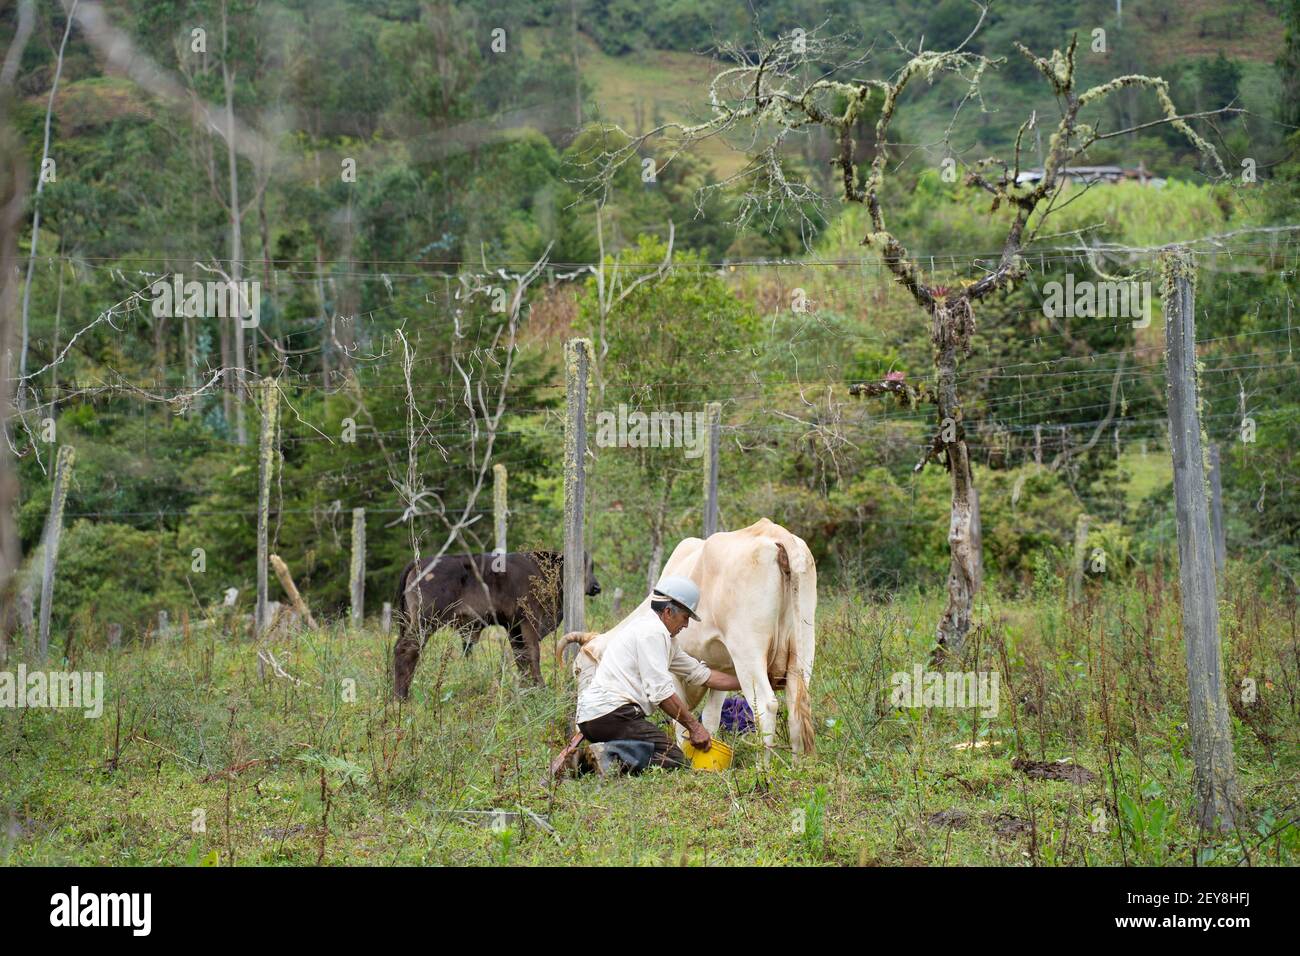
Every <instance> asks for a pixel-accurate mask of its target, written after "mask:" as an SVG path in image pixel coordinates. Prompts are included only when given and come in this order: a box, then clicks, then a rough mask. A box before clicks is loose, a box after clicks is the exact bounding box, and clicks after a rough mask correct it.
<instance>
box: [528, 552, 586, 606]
mask: <svg viewBox="0 0 1300 956" xmlns="http://www.w3.org/2000/svg"><path fill="white" fill-rule="evenodd" d="M533 557H534V558H535V559H536V561H537V564H538V566H539V567H542V568H544V569H551V570H552V571H553V572H554V573H555V574H556V576H557V580H559V581H563V573H564V553H563V552H562V551H534V552H533ZM583 558H584V564H585V565H586V571H587V573H586V580H585V581H584V582H583V583H584V588H583V590H584V591H585V592H586V593H587V596H588V597H595V596H596V595H597V594H599V593H600V582H599V581H597V580H596V566H595V563H594V562H593V561H592V560H591V552H590V551H584V552H583Z"/></svg>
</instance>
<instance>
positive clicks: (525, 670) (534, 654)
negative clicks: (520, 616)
mask: <svg viewBox="0 0 1300 956" xmlns="http://www.w3.org/2000/svg"><path fill="white" fill-rule="evenodd" d="M509 633H510V649H511V650H512V651H514V653H515V665H516V666H517V667H518V668H519V673H520V676H522V677H523V678H524V679H525V680H526V681H529V682H531V683H533V684H536V685H537V686H538V687H545V686H546V681H544V680H543V679H542V648H541V641H540V639H539V638H538V636H537V630H536V629H535V628H534V627H533V626H532V625H531V624H529V623H528V622H527V621H516V622H514V623H513V624H511V625H510V630H509Z"/></svg>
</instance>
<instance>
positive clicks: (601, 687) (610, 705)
mask: <svg viewBox="0 0 1300 956" xmlns="http://www.w3.org/2000/svg"><path fill="white" fill-rule="evenodd" d="M645 617H646V619H645V621H637V622H636V623H635V624H634V625H633V626H629V627H626V628H623V629H622V632H621V633H620V634H618V635H616V636H615V637H614V639H613V640H612V641H610V643H609V646H608V647H606V648H605V653H604V654H602V655H601V658H600V664H599V665H598V666H597V668H596V673H595V676H594V677H592V679H591V683H590V684H588V685H587V688H586V690H584V691H583V692H582V693H581V694H580V695H579V696H578V723H580V724H581V723H584V722H586V721H588V720H595V719H596V718H597V717H603V716H605V715H606V714H608V713H610V712H611V711H615V710H618V708H620V707H622V706H624V705H626V704H636V705H637V706H638V707H640V708H641V711H642V712H643V713H645V714H647V715H648V714H649V713H650V712H651V711H653V710H654V709H655V707H656V706H658V705H659V703H660V702H661V701H664V700H667V699H668V698H669V697H671V696H672V695H673V694H675V693H676V692H677V685H676V684H675V683H673V675H674V674H675V675H677V676H678V677H680V678H681V679H682V680H683V681H685V682H686V683H688V684H703V683H704V682H705V681H707V680H708V679H709V674H710V670H709V665H707V664H705V663H703V662H702V661H697V660H696V659H695V658H693V657H691V655H689V654H687V653H686V652H685V651H684V650H682V649H681V647H679V646H678V644H677V640H676V638H674V637H673V636H672V635H670V634H669V633H668V628H666V627H664V625H663V621H661V620H659V618H657V617H654V616H653V615H652V614H646V616H645Z"/></svg>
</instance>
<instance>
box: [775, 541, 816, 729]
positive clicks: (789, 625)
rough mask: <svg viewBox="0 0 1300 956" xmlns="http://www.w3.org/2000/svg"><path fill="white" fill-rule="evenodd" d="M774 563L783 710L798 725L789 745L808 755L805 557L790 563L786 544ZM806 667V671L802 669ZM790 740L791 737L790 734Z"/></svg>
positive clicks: (810, 637)
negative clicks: (801, 585)
mask: <svg viewBox="0 0 1300 956" xmlns="http://www.w3.org/2000/svg"><path fill="white" fill-rule="evenodd" d="M776 552H777V556H776V563H777V566H778V567H779V568H780V569H781V577H782V579H783V580H782V584H783V588H782V590H783V592H784V595H783V596H784V598H785V599H784V600H783V601H782V602H781V603H782V608H781V625H780V626H781V630H782V632H783V636H784V638H785V643H786V648H787V650H786V663H785V689H786V707H787V708H788V709H789V711H790V713H791V715H792V717H793V718H794V719H792V720H791V729H792V730H794V728H795V725H797V727H798V730H797V733H798V737H799V739H798V740H797V741H796V740H793V739H792V740H791V741H790V742H791V745H792V746H794V747H795V748H796V750H797V751H798V752H800V753H806V754H810V753H812V752H813V750H814V749H815V747H816V737H815V735H814V732H813V716H812V700H811V696H810V694H809V692H808V676H809V674H811V672H812V657H813V647H814V646H815V645H814V634H813V622H812V621H811V620H809V621H805V620H803V601H801V600H800V598H801V595H800V593H799V581H800V579H801V578H802V577H803V575H804V573H805V572H806V571H807V570H808V569H807V566H806V565H807V555H806V554H805V553H802V552H796V554H795V560H794V561H793V563H792V562H791V560H790V553H789V552H788V551H787V550H786V548H785V545H783V544H780V543H778V544H777V546H776ZM805 668H807V670H805ZM792 737H793V734H792Z"/></svg>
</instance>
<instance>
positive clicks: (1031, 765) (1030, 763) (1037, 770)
mask: <svg viewBox="0 0 1300 956" xmlns="http://www.w3.org/2000/svg"><path fill="white" fill-rule="evenodd" d="M1011 766H1012V768H1013V769H1015V770H1019V771H1021V772H1022V773H1024V774H1025V775H1027V776H1028V777H1029V779H1030V780H1068V781H1069V782H1070V783H1076V784H1079V785H1080V786H1082V785H1083V784H1085V783H1092V781H1094V780H1096V779H1097V775H1096V774H1095V773H1093V772H1092V771H1091V770H1089V769H1088V768H1087V767H1081V766H1079V765H1078V764H1076V763H1070V762H1069V761H1067V760H1059V761H1053V760H1026V759H1025V758H1024V757H1017V758H1016V759H1015V760H1013V761H1011Z"/></svg>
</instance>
